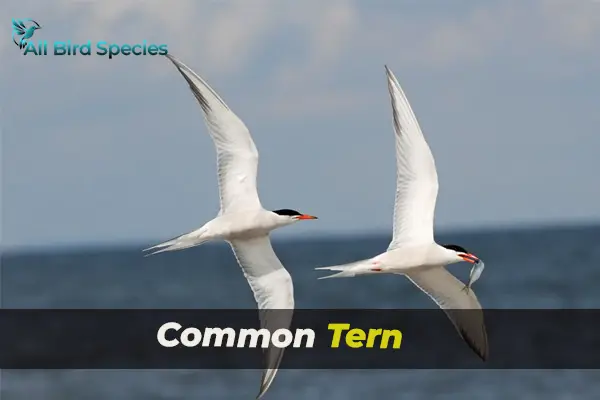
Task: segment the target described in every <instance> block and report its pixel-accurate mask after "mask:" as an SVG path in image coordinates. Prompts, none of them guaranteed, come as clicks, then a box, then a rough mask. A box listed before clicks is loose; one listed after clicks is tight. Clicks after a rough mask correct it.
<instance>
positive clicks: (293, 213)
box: [273, 208, 302, 217]
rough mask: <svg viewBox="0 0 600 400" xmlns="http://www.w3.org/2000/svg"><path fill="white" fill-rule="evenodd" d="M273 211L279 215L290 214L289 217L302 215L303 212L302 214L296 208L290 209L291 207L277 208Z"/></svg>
mask: <svg viewBox="0 0 600 400" xmlns="http://www.w3.org/2000/svg"><path fill="white" fill-rule="evenodd" d="M273 212H274V213H275V214H278V215H285V216H288V217H293V216H295V215H302V214H300V213H299V212H298V211H296V210H290V209H289V208H284V209H282V210H275V211H273Z"/></svg>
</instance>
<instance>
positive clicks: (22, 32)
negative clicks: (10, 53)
mask: <svg viewBox="0 0 600 400" xmlns="http://www.w3.org/2000/svg"><path fill="white" fill-rule="evenodd" d="M12 28H13V34H12V39H13V42H14V43H15V44H16V45H17V46H19V49H23V48H25V46H27V41H28V40H29V39H31V37H32V36H33V34H34V33H35V31H36V30H37V29H42V27H41V26H40V24H38V23H37V22H35V21H34V20H32V19H25V20H22V19H13V20H12Z"/></svg>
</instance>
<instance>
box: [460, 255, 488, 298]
mask: <svg viewBox="0 0 600 400" xmlns="http://www.w3.org/2000/svg"><path fill="white" fill-rule="evenodd" d="M484 268H485V264H484V263H483V261H481V259H480V260H478V261H476V262H475V263H473V267H472V268H471V274H470V275H469V283H468V284H466V285H465V287H464V288H463V290H464V291H466V292H467V293H469V290H471V286H472V285H473V284H474V283H475V282H476V281H477V279H479V277H480V276H481V273H482V272H483V269H484Z"/></svg>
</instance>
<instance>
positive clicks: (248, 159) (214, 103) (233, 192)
mask: <svg viewBox="0 0 600 400" xmlns="http://www.w3.org/2000/svg"><path fill="white" fill-rule="evenodd" d="M166 57H167V58H168V59H169V60H171V62H173V64H175V66H176V67H177V69H178V70H179V72H180V73H181V75H183V77H184V78H185V80H186V81H187V83H188V84H189V86H190V89H191V90H192V92H193V93H194V96H196V99H197V100H198V103H200V106H201V107H202V110H203V111H204V117H205V121H206V125H207V127H208V130H209V132H210V135H211V137H212V139H213V142H214V143H215V147H216V150H217V169H218V177H219V194H220V197H221V212H225V211H226V210H232V209H236V210H239V209H256V208H261V204H260V200H259V197H258V193H257V190H256V176H257V170H258V151H257V149H256V145H255V144H254V141H253V140H252V137H251V136H250V131H249V130H248V128H247V127H246V125H245V124H244V122H242V120H241V119H239V118H238V117H237V115H235V114H234V113H233V111H231V110H230V109H229V107H228V106H227V104H225V102H224V101H223V100H222V99H221V97H219V95H218V94H217V93H216V92H215V91H214V90H213V89H212V88H211V87H210V86H209V85H208V84H207V83H206V82H205V81H204V80H203V79H202V78H201V77H200V76H198V74H196V73H195V72H194V71H192V70H191V69H190V68H189V67H188V66H186V65H185V64H184V63H182V62H181V61H179V60H178V59H176V58H175V57H173V56H172V55H170V54H167V56H166Z"/></svg>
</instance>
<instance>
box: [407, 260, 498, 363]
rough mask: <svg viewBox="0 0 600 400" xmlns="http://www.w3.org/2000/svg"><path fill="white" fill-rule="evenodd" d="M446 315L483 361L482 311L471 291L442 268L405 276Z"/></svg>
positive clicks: (485, 354) (484, 358)
mask: <svg viewBox="0 0 600 400" xmlns="http://www.w3.org/2000/svg"><path fill="white" fill-rule="evenodd" d="M405 275H406V276H407V277H408V279H410V280H411V281H412V283H414V284H415V285H416V286H417V287H418V288H419V289H421V290H422V291H423V292H424V293H426V294H427V295H428V296H429V297H430V298H431V299H432V300H433V301H435V303H436V304H437V305H438V306H439V307H440V308H441V309H442V310H444V312H445V313H446V315H447V316H448V318H450V321H452V324H454V327H455V328H456V330H457V331H458V332H459V334H460V336H461V337H462V338H463V340H464V341H465V342H466V343H467V344H468V345H469V347H470V348H471V349H472V350H473V351H474V352H475V353H476V354H477V355H478V356H479V357H481V358H482V359H483V360H486V359H487V356H488V340H487V332H486V329H485V323H484V320H483V310H482V309H481V304H479V300H477V296H475V293H474V292H473V290H469V291H468V292H467V291H465V290H463V289H464V287H465V285H464V284H463V283H462V282H461V281H459V280H458V279H456V278H455V277H454V276H453V275H452V274H451V273H450V272H448V270H447V269H446V268H445V267H443V266H440V267H437V268H433V269H426V270H422V271H417V272H411V273H408V274H405Z"/></svg>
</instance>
